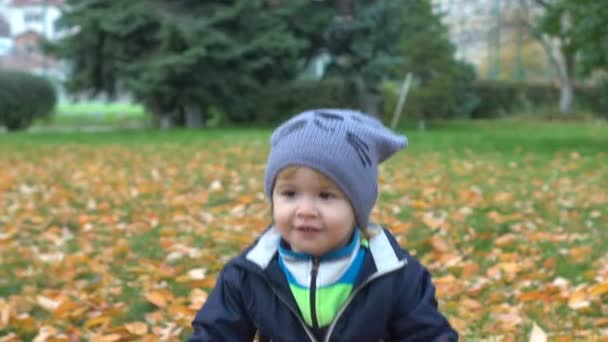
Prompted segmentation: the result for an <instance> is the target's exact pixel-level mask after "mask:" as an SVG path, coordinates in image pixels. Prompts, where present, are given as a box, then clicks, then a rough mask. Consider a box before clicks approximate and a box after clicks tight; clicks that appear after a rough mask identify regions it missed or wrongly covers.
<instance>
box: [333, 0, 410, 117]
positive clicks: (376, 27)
mask: <svg viewBox="0 0 608 342" xmlns="http://www.w3.org/2000/svg"><path fill="white" fill-rule="evenodd" d="M403 3H404V2H403V1H394V0H375V1H374V0H360V1H350V2H349V1H344V0H343V1H337V5H338V9H339V11H338V15H337V16H336V17H335V19H334V20H333V22H332V23H331V24H330V25H329V26H328V28H327V30H326V40H325V46H326V51H328V52H329V54H330V55H331V57H332V58H331V62H330V64H329V65H328V68H327V74H326V77H335V76H339V77H341V78H344V79H348V80H351V82H353V84H359V87H360V88H361V90H362V92H363V96H364V97H365V99H366V100H367V101H366V102H367V103H366V104H365V107H366V108H365V110H366V111H367V112H370V113H372V114H376V112H377V107H378V98H379V95H378V94H379V92H380V89H379V87H380V83H381V81H382V80H384V79H387V78H389V77H390V74H391V71H392V70H394V69H395V67H396V66H397V65H398V64H399V63H400V55H399V52H398V48H397V42H398V39H399V37H400V34H401V27H402V23H403V21H404V18H403V17H402V16H401V14H402V13H403V12H401V10H400V8H401V7H402V6H403Z"/></svg>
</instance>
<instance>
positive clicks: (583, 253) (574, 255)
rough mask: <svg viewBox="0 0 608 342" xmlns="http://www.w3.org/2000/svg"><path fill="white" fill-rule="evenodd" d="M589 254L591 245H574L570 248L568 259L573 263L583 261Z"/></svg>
mask: <svg viewBox="0 0 608 342" xmlns="http://www.w3.org/2000/svg"><path fill="white" fill-rule="evenodd" d="M590 255H591V246H582V247H575V248H572V249H570V260H571V261H572V262H574V263H580V262H583V261H585V260H586V259H587V258H588V257H589V256H590Z"/></svg>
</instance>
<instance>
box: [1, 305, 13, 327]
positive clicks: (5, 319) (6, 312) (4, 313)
mask: <svg viewBox="0 0 608 342" xmlns="http://www.w3.org/2000/svg"><path fill="white" fill-rule="evenodd" d="M10 317H11V305H10V304H9V303H5V302H4V300H1V299H0V328H6V327H7V326H8V323H9V319H10Z"/></svg>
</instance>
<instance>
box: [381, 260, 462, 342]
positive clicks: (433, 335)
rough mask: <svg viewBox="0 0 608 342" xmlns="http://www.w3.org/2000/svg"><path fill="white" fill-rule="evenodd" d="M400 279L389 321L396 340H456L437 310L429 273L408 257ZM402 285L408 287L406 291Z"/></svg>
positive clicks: (455, 336)
mask: <svg viewBox="0 0 608 342" xmlns="http://www.w3.org/2000/svg"><path fill="white" fill-rule="evenodd" d="M408 261H409V264H408V265H407V266H406V267H405V269H404V270H405V272H403V273H402V277H401V279H400V282H399V283H398V284H400V285H401V286H400V288H401V289H402V290H398V293H399V295H398V301H397V303H398V304H397V307H396V309H395V313H394V316H393V319H392V320H391V322H392V327H391V328H392V329H391V330H392V337H393V339H394V340H395V341H442V342H443V341H458V333H457V332H456V331H455V330H454V329H453V328H452V327H451V326H450V323H449V322H448V320H447V319H446V318H445V316H444V315H443V314H441V313H440V312H439V309H438V307H437V299H436V298H435V286H434V285H433V283H432V282H431V276H430V274H429V272H428V271H427V270H426V268H424V267H423V266H422V265H420V263H419V262H418V261H417V260H415V259H414V258H408ZM403 284H411V285H410V286H407V287H405V288H407V290H405V288H404V287H403Z"/></svg>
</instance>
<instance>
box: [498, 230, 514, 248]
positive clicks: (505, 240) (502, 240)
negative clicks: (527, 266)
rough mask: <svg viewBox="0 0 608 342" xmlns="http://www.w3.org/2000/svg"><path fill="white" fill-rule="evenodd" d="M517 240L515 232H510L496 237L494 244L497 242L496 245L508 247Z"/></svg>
mask: <svg viewBox="0 0 608 342" xmlns="http://www.w3.org/2000/svg"><path fill="white" fill-rule="evenodd" d="M516 241H517V236H515V234H511V233H509V234H505V235H502V236H500V237H499V238H498V239H496V241H495V242H494V244H496V246H498V247H507V246H512V245H513V244H514V243H515V242H516Z"/></svg>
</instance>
